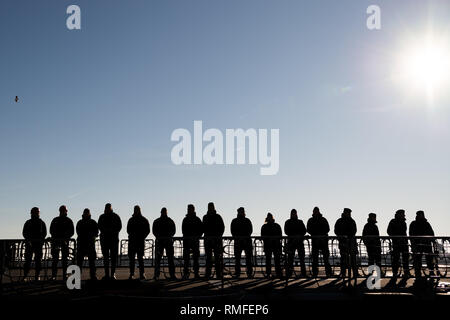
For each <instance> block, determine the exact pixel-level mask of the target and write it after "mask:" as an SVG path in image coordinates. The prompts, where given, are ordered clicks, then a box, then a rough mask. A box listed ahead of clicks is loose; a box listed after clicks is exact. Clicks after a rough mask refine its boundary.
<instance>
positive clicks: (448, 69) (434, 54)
mask: <svg viewBox="0 0 450 320" xmlns="http://www.w3.org/2000/svg"><path fill="white" fill-rule="evenodd" d="M397 67H399V70H398V71H399V74H398V75H399V76H400V79H399V80H400V82H401V83H402V86H403V87H404V88H405V90H407V91H408V94H425V95H426V97H427V98H428V100H429V101H433V100H434V99H435V98H436V96H438V95H440V94H444V93H446V91H447V86H448V84H449V76H450V50H449V47H448V46H447V45H446V43H445V42H444V41H440V40H439V39H436V38H433V37H432V36H427V37H424V38H423V39H422V40H420V39H415V41H414V42H411V43H410V44H408V45H407V46H405V48H404V49H403V50H402V51H401V52H400V53H399V55H398V61H397ZM411 90H414V91H411Z"/></svg>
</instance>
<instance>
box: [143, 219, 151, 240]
mask: <svg viewBox="0 0 450 320" xmlns="http://www.w3.org/2000/svg"><path fill="white" fill-rule="evenodd" d="M149 234H150V222H148V220H147V219H145V229H144V235H145V236H144V239H146V238H147V237H148V235H149Z"/></svg>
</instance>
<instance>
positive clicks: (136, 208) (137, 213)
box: [133, 205, 142, 216]
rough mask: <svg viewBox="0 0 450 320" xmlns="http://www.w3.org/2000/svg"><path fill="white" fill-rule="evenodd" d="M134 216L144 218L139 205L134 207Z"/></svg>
mask: <svg viewBox="0 0 450 320" xmlns="http://www.w3.org/2000/svg"><path fill="white" fill-rule="evenodd" d="M133 215H134V216H142V213H141V207H139V206H138V205H136V206H134V209H133Z"/></svg>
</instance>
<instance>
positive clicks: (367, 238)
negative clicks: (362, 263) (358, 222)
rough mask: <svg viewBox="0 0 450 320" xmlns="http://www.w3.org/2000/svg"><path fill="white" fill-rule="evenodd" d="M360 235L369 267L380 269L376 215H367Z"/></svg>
mask: <svg viewBox="0 0 450 320" xmlns="http://www.w3.org/2000/svg"><path fill="white" fill-rule="evenodd" d="M362 235H363V242H364V245H365V246H366V248H367V255H368V259H369V266H372V265H374V264H375V265H377V266H379V267H380V268H381V241H380V231H379V230H378V226H377V215H376V214H375V213H369V217H368V218H367V223H366V224H365V225H364V229H363V233H362Z"/></svg>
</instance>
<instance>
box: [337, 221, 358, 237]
mask: <svg viewBox="0 0 450 320" xmlns="http://www.w3.org/2000/svg"><path fill="white" fill-rule="evenodd" d="M356 230H357V228H356V222H355V220H353V218H351V217H342V218H339V219H337V221H336V224H335V225H334V233H335V234H336V235H337V236H338V237H347V238H353V237H354V236H355V235H356Z"/></svg>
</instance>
